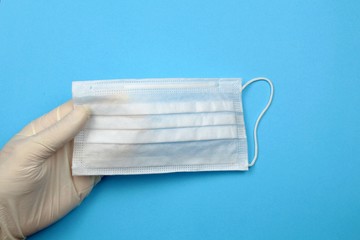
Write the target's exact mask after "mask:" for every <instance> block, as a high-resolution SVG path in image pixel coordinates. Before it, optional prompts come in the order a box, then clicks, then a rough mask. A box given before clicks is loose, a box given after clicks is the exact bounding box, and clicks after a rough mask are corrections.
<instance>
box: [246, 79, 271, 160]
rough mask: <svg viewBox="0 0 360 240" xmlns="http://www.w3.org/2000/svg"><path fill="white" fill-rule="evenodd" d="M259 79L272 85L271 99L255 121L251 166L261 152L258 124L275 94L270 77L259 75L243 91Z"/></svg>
mask: <svg viewBox="0 0 360 240" xmlns="http://www.w3.org/2000/svg"><path fill="white" fill-rule="evenodd" d="M257 81H265V82H267V83H268V84H269V86H270V97H269V101H268V103H267V104H266V106H265V108H264V109H263V110H262V112H261V113H260V115H259V117H258V119H257V120H256V123H255V127H254V145H255V154H254V158H253V159H252V161H251V162H250V163H249V167H252V166H254V164H255V162H256V160H257V158H258V152H259V146H258V138H257V131H258V126H259V123H260V120H261V118H262V117H263V116H264V114H265V112H266V111H267V110H268V108H269V107H270V105H271V102H272V100H273V96H274V86H273V84H272V82H271V80H270V79H268V78H264V77H259V78H253V79H251V80H250V81H248V82H247V83H246V84H245V85H244V86H243V87H242V91H244V89H245V88H246V87H247V86H249V85H250V84H252V83H254V82H257Z"/></svg>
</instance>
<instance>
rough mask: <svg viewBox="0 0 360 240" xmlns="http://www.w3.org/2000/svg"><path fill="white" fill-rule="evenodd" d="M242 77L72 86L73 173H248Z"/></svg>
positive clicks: (132, 80)
mask: <svg viewBox="0 0 360 240" xmlns="http://www.w3.org/2000/svg"><path fill="white" fill-rule="evenodd" d="M241 89H242V85H241V79H227V78H221V79H124V80H104V81H79V82H73V101H74V104H75V105H86V106H88V107H89V108H90V110H91V117H90V119H89V121H88V122H87V124H86V126H85V128H84V129H83V130H82V131H81V132H80V133H79V134H78V135H77V136H76V138H75V141H74V156H73V164H72V171H73V175H113V174H149V173H167V172H184V171H219V170H247V169H248V156H247V155H248V154H247V143H246V132H245V126H244V120H243V112H242V102H241Z"/></svg>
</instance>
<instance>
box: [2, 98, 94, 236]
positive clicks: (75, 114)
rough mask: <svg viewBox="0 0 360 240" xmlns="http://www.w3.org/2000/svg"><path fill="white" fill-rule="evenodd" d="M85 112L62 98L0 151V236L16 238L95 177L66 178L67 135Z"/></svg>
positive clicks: (82, 192)
mask: <svg viewBox="0 0 360 240" xmlns="http://www.w3.org/2000/svg"><path fill="white" fill-rule="evenodd" d="M88 116H89V111H88V110H87V109H86V108H84V107H76V108H75V109H74V107H73V104H72V102H68V103H66V104H64V105H62V106H60V107H58V108H56V109H54V110H53V111H52V112H50V113H48V114H46V115H44V116H42V117H40V118H39V119H37V120H35V121H33V122H32V123H30V124H29V125H28V126H26V127H25V128H24V129H23V130H22V131H21V132H20V133H18V134H17V135H15V136H14V137H13V138H12V139H11V140H10V141H9V142H8V143H7V144H6V145H5V147H4V148H3V149H2V150H1V151H0V239H19V238H20V239H21V238H25V236H28V235H31V234H33V233H35V232H37V231H39V230H40V229H43V228H45V227H46V226H48V225H50V224H52V223H54V222H55V221H57V220H58V219H60V218H61V217H63V216H64V215H66V214H67V213H68V212H69V211H71V210H72V209H73V208H75V207H76V206H77V205H79V204H80V203H81V202H82V200H83V199H84V198H85V197H86V196H87V195H88V194H89V193H90V191H91V190H92V188H93V186H94V185H95V184H96V183H97V182H98V181H100V179H101V177H100V176H72V175H71V161H72V154H73V141H72V139H73V138H74V137H75V135H76V134H77V133H78V132H79V131H80V130H81V128H82V127H83V126H84V124H85V122H86V120H87V119H88Z"/></svg>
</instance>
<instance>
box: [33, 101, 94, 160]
mask: <svg viewBox="0 0 360 240" xmlns="http://www.w3.org/2000/svg"><path fill="white" fill-rule="evenodd" d="M89 114H90V111H89V110H88V109H87V108H86V107H84V106H77V107H75V109H74V110H73V111H71V112H70V113H69V114H68V115H66V116H65V117H64V118H63V119H61V120H60V121H58V122H57V123H55V124H54V125H52V126H50V127H48V128H46V129H44V130H43V131H41V132H39V133H38V134H36V135H34V136H32V137H31V138H32V140H33V142H34V143H36V144H37V145H38V146H39V147H40V148H41V149H40V151H41V157H42V158H44V159H47V158H49V157H50V156H51V155H53V154H54V153H55V152H56V151H58V150H59V149H61V148H62V147H63V146H64V145H65V144H66V143H67V142H69V141H71V140H72V139H73V138H74V137H75V136H76V134H78V133H79V132H80V130H81V129H82V128H83V126H84V125H85V123H86V121H87V119H88V117H89Z"/></svg>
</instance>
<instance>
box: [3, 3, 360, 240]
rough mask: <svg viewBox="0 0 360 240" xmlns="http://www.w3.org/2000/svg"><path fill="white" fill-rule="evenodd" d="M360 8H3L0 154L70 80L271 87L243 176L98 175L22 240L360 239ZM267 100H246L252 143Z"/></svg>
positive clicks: (67, 93)
mask: <svg viewBox="0 0 360 240" xmlns="http://www.w3.org/2000/svg"><path fill="white" fill-rule="evenodd" d="M359 11H360V2H359V1H355V0H354V1H335V0H333V1H331V0H329V1H325V0H324V1H320V0H319V1H288V0H275V1H268V0H255V1H235V0H234V1H230V0H221V1H220V0H212V1H209V0H207V1H206V0H201V1H200V0H198V1H195V0H186V1H175V0H169V1H165V0H163V1H162V0H153V1H146V0H135V1H130V0H128V1H115V0H111V1H70V0H62V1H45V0H43V1H25V0H23V1H10V0H2V1H1V3H0V89H1V90H0V91H1V94H0V103H1V107H0V112H1V118H0V126H1V135H0V147H2V146H3V145H4V144H5V143H6V142H7V141H8V140H9V139H10V138H11V137H12V136H13V135H14V134H15V133H16V132H17V131H19V130H20V129H21V128H22V127H23V126H24V125H26V124H27V123H28V122H30V121H31V120H33V119H35V118H37V117H39V116H41V115H43V114H44V113H46V112H47V111H50V110H51V109H53V108H55V107H56V106H58V105H60V104H61V103H63V102H65V101H67V100H68V99H70V98H71V82H72V81H73V80H82V79H86V80H87V79H111V78H151V77H243V78H244V79H245V80H249V79H250V78H252V77H257V76H266V77H269V78H271V79H272V80H273V82H274V85H275V98H274V102H273V105H272V106H271V108H270V109H269V111H268V113H267V114H266V115H265V117H264V119H263V121H262V122H261V124H260V128H259V140H260V156H259V159H258V162H257V164H256V165H255V167H254V168H252V169H251V170H250V171H249V172H208V173H176V174H165V175H146V176H114V177H105V178H104V179H103V181H102V182H101V183H100V184H99V185H98V186H97V187H96V188H95V189H94V190H93V192H92V193H91V194H90V196H89V197H88V198H87V199H85V201H84V202H83V203H82V204H81V205H80V206H79V207H78V208H77V209H75V210H74V211H72V212H71V213H70V214H68V215H67V216H66V217H65V218H63V219H62V220H60V221H59V222H58V223H56V224H54V225H52V226H51V227H49V228H47V229H45V230H43V231H41V232H39V233H37V234H35V235H34V236H32V237H30V238H29V239H34V240H35V239H167V240H168V239H174V240H175V239H189V240H190V239H209V240H212V239H229V240H233V239H234V240H235V239H360V174H359V171H360V156H359V155H360V146H359V143H360V137H359V136H360V127H359V117H360V113H359V104H360V14H359ZM268 93H269V90H268V87H267V86H266V84H264V83H256V84H254V85H252V86H251V87H249V89H247V91H246V93H245V94H244V102H245V114H246V122H247V127H248V129H247V132H248V135H249V137H250V138H249V141H252V140H251V139H252V127H253V125H254V122H255V119H256V117H257V115H258V114H259V112H260V111H261V109H262V108H263V106H264V105H265V104H266V101H267V98H268ZM252 145H253V144H252V142H251V144H250V152H251V155H252V149H253V146H252Z"/></svg>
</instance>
